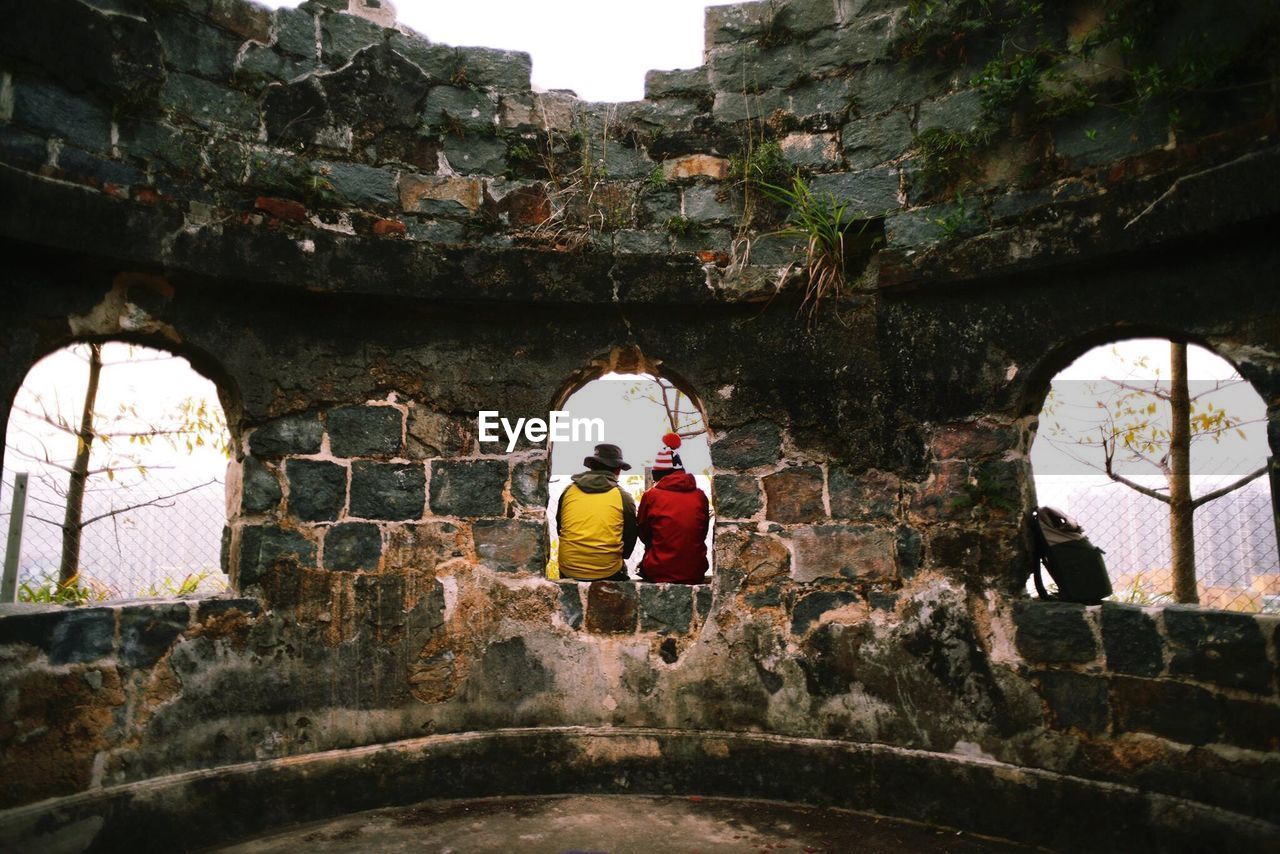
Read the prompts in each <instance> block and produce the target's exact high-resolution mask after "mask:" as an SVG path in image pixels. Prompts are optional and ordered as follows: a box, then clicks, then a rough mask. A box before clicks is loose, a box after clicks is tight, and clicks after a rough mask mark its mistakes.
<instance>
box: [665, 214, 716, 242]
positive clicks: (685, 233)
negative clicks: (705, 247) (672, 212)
mask: <svg viewBox="0 0 1280 854" xmlns="http://www.w3.org/2000/svg"><path fill="white" fill-rule="evenodd" d="M665 225H666V227H667V233H668V234H671V235H672V236H673V237H696V236H698V235H699V234H702V233H703V232H704V231H706V227H705V226H704V225H703V224H702V223H700V222H698V221H697V220H692V219H689V218H688V217H684V216H673V217H671V218H670V219H668V220H667V221H666V223H665Z"/></svg>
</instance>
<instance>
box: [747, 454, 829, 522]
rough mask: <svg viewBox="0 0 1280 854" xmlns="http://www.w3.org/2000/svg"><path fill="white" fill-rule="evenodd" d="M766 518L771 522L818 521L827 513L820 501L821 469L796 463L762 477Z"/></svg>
mask: <svg viewBox="0 0 1280 854" xmlns="http://www.w3.org/2000/svg"><path fill="white" fill-rule="evenodd" d="M761 483H762V484H764V491H765V495H766V496H767V503H766V505H765V506H766V509H765V518H766V519H769V520H770V521H773V522H783V523H794V522H817V521H820V520H821V519H822V518H823V517H824V516H826V510H825V509H824V507H823V503H822V469H820V468H818V467H817V466H798V467H796V468H788V469H783V470H782V471H779V472H775V473H773V474H771V475H769V476H768V477H765V478H762V479H761Z"/></svg>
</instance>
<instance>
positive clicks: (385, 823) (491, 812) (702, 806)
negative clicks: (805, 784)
mask: <svg viewBox="0 0 1280 854" xmlns="http://www.w3.org/2000/svg"><path fill="white" fill-rule="evenodd" d="M218 850H220V851H237V852H287V854H296V852H298V851H306V852H307V854H329V852H344V854H345V852H351V851H378V852H387V851H436V852H456V854H467V853H468V852H476V851H519V852H521V854H544V852H545V854H569V852H572V854H588V852H590V854H596V852H599V854H631V853H632V852H634V854H655V852H699V854H719V853H720V852H736V851H794V852H817V851H840V852H847V851H857V852H859V854H878V852H890V851H893V852H903V851H911V852H917V851H930V852H934V851H937V852H958V854H970V852H1012V851H1027V850H1030V849H1027V848H1024V847H1022V846H1019V845H1015V844H1013V843H1009V842H1005V841H1002V840H992V839H985V838H981V837H976V836H971V835H968V834H958V833H956V832H955V831H940V830H936V829H934V828H930V827H926V826H924V825H918V824H910V823H906V822H900V821H894V820H891V819H885V818H876V817H874V816H868V815H863V814H861V813H854V812H847V811H845V810H837V809H824V808H818V807H805V806H796V805H792V804H781V803H775V802H768V801H740V800H728V799H722V798H697V797H683V798H677V797H645V796H639V795H573V796H566V797H542V798H516V797H510V798H486V799H483V800H473V801H427V802H425V803H421V804H417V805H416V806H410V807H389V808H386V809H378V810H370V811H368V812H362V813H353V814H351V815H347V816H343V817H342V818H337V819H333V820H332V821H322V822H315V823H313V824H305V825H297V826H294V827H291V828H286V829H282V830H279V831H276V832H274V833H271V834H268V835H265V836H260V837H257V838H255V839H252V840H248V841H242V842H239V843H237V844H235V845H232V846H228V847H225V848H220V849H218Z"/></svg>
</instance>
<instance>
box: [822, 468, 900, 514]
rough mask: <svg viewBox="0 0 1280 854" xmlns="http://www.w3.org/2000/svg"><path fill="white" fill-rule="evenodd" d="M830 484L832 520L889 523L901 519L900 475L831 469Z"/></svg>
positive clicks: (871, 470)
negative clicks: (899, 510) (899, 514)
mask: <svg viewBox="0 0 1280 854" xmlns="http://www.w3.org/2000/svg"><path fill="white" fill-rule="evenodd" d="M827 481H828V483H827V491H828V493H829V495H830V499H831V516H832V517H833V518H836V519H854V520H857V521H859V522H890V521H893V520H895V519H896V518H897V517H898V503H899V496H898V493H899V491H900V489H901V482H900V481H899V479H898V477H897V475H894V474H890V473H888V472H882V471H877V470H876V469H868V470H867V471H864V472H858V473H854V472H851V471H849V470H848V469H846V468H844V467H842V466H832V467H831V468H830V470H829V471H828V473H827Z"/></svg>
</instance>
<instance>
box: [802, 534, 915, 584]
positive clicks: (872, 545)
mask: <svg viewBox="0 0 1280 854" xmlns="http://www.w3.org/2000/svg"><path fill="white" fill-rule="evenodd" d="M790 539H791V542H792V545H793V548H794V549H795V566H794V568H793V569H792V571H791V576H792V577H793V578H794V579H795V580H796V581H815V580H817V579H819V578H846V579H857V580H860V581H885V580H889V579H892V578H894V577H895V576H896V575H897V568H896V566H895V562H894V538H893V535H892V534H891V533H890V532H887V531H883V530H880V529H877V528H871V527H868V526H846V525H815V526H813V527H811V528H797V529H796V530H795V531H793V532H792V534H791V536H790Z"/></svg>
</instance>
